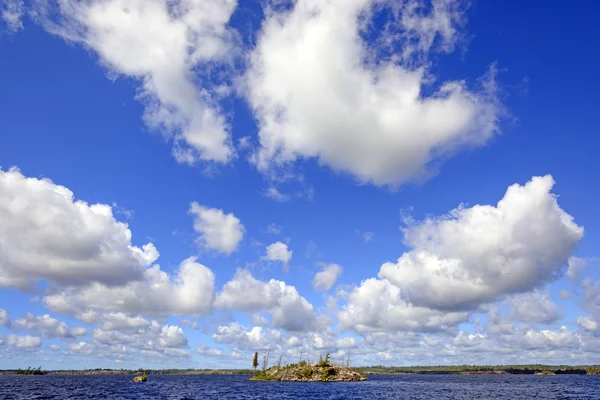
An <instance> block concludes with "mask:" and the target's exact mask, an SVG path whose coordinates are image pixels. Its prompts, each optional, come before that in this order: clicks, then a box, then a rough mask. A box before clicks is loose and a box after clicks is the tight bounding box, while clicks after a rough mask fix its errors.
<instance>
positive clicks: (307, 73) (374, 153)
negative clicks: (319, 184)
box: [245, 0, 498, 186]
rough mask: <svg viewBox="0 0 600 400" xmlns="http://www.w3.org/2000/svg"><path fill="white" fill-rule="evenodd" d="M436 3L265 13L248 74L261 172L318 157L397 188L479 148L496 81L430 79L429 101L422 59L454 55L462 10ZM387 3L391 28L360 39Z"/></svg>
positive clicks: (367, 1)
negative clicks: (475, 84)
mask: <svg viewBox="0 0 600 400" xmlns="http://www.w3.org/2000/svg"><path fill="white" fill-rule="evenodd" d="M432 3H433V6H432V7H430V8H427V7H422V5H423V4H422V2H420V1H416V0H410V1H406V2H395V1H393V0H383V1H376V0H331V1H319V0H298V1H295V2H294V3H293V5H292V6H291V9H287V8H285V7H281V8H276V9H275V10H274V9H270V10H268V12H267V13H266V20H265V22H264V23H263V26H262V30H261V31H260V34H259V36H258V41H257V45H256V47H255V49H254V50H253V52H252V54H251V55H250V66H249V70H248V71H247V73H246V77H245V85H246V96H247V99H248V102H249V103H250V105H251V107H252V109H253V110H254V113H255V116H256V118H257V120H258V125H259V141H260V147H259V148H258V150H257V151H256V152H255V154H254V156H253V161H254V162H255V164H256V165H257V166H258V168H259V169H260V170H262V171H265V172H271V171H273V170H275V169H276V168H277V167H281V166H286V165H287V164H290V163H292V162H294V161H296V160H298V159H304V158H316V159H318V161H319V163H320V164H323V165H326V166H329V167H330V168H332V169H334V170H336V171H343V172H347V173H350V174H352V175H354V176H355V177H356V178H357V179H358V180H359V181H361V182H370V183H374V184H376V185H391V186H397V185H399V184H402V183H405V182H408V181H413V180H420V179H423V178H426V177H427V176H428V175H430V174H431V173H432V172H434V169H435V167H433V168H432V166H431V164H432V163H439V161H440V160H442V159H443V158H445V157H447V156H449V155H451V154H452V153H454V152H456V151H458V150H460V149H463V148H466V147H474V146H479V145H482V144H484V143H486V142H487V141H488V140H489V139H490V138H491V137H492V136H493V135H494V133H495V132H496V131H497V119H498V106H497V103H496V100H495V95H494V93H493V92H494V84H493V78H491V77H490V78H488V80H487V81H486V82H487V85H484V86H486V87H487V89H489V90H484V89H482V90H480V91H473V90H469V89H468V88H467V85H466V84H465V82H463V81H458V80H456V81H446V82H435V83H436V86H435V87H436V89H435V90H433V93H432V94H425V89H426V90H427V91H428V92H431V84H432V77H431V75H430V73H429V71H428V60H427V55H428V54H429V53H430V52H431V51H434V50H442V51H450V50H451V49H452V48H453V46H454V44H455V43H456V41H457V40H458V38H459V36H460V34H459V33H460V28H461V26H460V25H461V23H462V22H463V20H464V14H463V13H462V11H463V10H461V8H460V7H458V4H460V2H458V1H452V0H434V1H433V2H432ZM383 7H386V8H390V9H392V12H391V13H390V15H391V17H390V18H391V19H390V20H389V21H388V23H387V27H388V29H384V30H383V31H382V32H380V33H379V34H378V37H377V39H375V40H371V41H369V42H366V41H365V40H363V35H364V34H365V33H366V31H367V30H368V27H369V25H370V23H371V22H372V18H373V15H374V14H375V9H381V8H383ZM436 42H439V43H441V45H440V46H435V43H436ZM390 44H394V45H393V46H392V47H393V48H391V49H390V48H389V46H388V45H390ZM384 53H391V54H395V55H398V56H392V57H383V56H382V55H383V54H384ZM493 72H494V71H491V73H490V76H492V75H493Z"/></svg>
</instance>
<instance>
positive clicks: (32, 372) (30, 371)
mask: <svg viewBox="0 0 600 400" xmlns="http://www.w3.org/2000/svg"><path fill="white" fill-rule="evenodd" d="M16 374H17V375H44V374H45V372H44V371H42V367H37V368H31V367H28V368H27V369H21V368H19V369H18V370H17V372H16Z"/></svg>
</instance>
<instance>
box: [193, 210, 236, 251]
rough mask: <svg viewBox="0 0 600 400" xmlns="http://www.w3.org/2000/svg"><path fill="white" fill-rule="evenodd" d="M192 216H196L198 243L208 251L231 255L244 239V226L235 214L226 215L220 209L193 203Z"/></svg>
mask: <svg viewBox="0 0 600 400" xmlns="http://www.w3.org/2000/svg"><path fill="white" fill-rule="evenodd" d="M189 212H190V214H192V215H193V216H194V230H195V231H196V232H197V233H198V235H199V236H198V243H199V244H200V245H201V246H203V247H204V248H207V249H212V250H216V251H219V252H221V253H224V254H231V253H233V252H234V251H235V250H236V249H237V248H238V245H239V244H240V242H241V241H242V238H243V237H244V225H242V223H241V222H240V220H239V219H238V218H237V217H236V216H235V215H233V213H229V214H225V213H224V212H223V210H219V209H218V208H208V207H204V206H201V205H200V204H198V203H196V202H193V203H192V204H191V205H190V210H189Z"/></svg>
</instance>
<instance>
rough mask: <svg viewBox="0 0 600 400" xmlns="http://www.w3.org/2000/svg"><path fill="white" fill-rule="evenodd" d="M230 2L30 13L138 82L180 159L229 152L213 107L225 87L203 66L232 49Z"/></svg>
mask: <svg viewBox="0 0 600 400" xmlns="http://www.w3.org/2000/svg"><path fill="white" fill-rule="evenodd" d="M236 6H237V2H236V1H235V0H174V1H170V0H84V1H77V0H63V1H59V2H53V1H47V0H41V1H38V2H35V4H34V5H33V6H32V11H33V14H34V16H35V19H36V20H37V21H38V22H39V23H41V25H42V26H43V27H44V28H45V29H46V30H47V31H48V32H50V33H52V34H55V35H58V36H60V37H62V38H64V39H65V40H67V41H70V42H75V43H80V44H82V45H83V46H85V47H86V48H88V49H90V50H92V51H94V52H95V53H96V54H97V55H98V57H99V59H100V62H101V64H102V65H104V66H105V67H106V68H107V69H108V71H109V73H110V75H111V76H113V77H114V76H118V75H124V76H128V77H132V78H135V79H136V80H137V81H138V82H139V93H138V96H137V98H138V99H140V100H141V101H142V103H143V104H144V106H145V108H146V110H145V116H144V119H145V121H146V123H147V124H148V125H149V126H150V127H153V128H158V129H161V130H162V131H163V132H164V133H165V134H166V135H167V137H169V138H172V140H173V142H174V148H173V153H174V155H175V157H176V159H177V160H178V161H179V162H185V163H194V162H196V161H198V160H209V161H216V162H227V161H229V160H230V159H231V158H232V157H233V156H234V150H233V146H232V145H231V143H230V142H231V139H230V135H229V127H228V124H227V121H226V118H225V116H224V114H223V112H222V111H221V109H220V107H219V104H218V96H219V94H218V93H219V91H220V90H222V87H221V88H219V87H215V85H212V84H210V79H208V78H206V77H204V76H203V75H204V74H202V73H201V72H200V71H202V70H207V69H210V68H211V67H213V66H215V65H221V64H222V63H223V62H229V61H228V60H229V59H230V57H231V54H232V53H233V49H234V46H233V43H234V36H235V35H234V33H233V31H232V30H230V28H228V26H227V24H228V22H229V18H230V17H231V15H232V14H233V12H234V10H235V8H236Z"/></svg>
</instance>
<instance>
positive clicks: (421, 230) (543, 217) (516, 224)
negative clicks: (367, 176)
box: [379, 175, 583, 310]
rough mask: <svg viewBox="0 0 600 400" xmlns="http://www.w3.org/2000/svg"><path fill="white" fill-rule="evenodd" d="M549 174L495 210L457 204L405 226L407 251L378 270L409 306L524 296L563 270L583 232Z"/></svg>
mask: <svg viewBox="0 0 600 400" xmlns="http://www.w3.org/2000/svg"><path fill="white" fill-rule="evenodd" d="M553 185H554V180H553V179H552V177H551V176H549V175H548V176H544V177H534V178H532V179H531V181H529V182H528V183H527V184H525V185H524V186H521V185H518V184H515V185H512V186H510V187H509V188H508V190H507V191H506V194H505V195H504V198H503V199H502V200H500V201H499V202H498V204H497V205H496V206H491V205H476V206H474V207H470V208H467V207H464V206H460V207H458V208H457V209H455V210H453V211H451V212H450V213H449V214H448V215H444V216H441V217H436V218H428V219H427V220H425V221H423V222H419V223H417V222H412V221H409V223H408V226H407V228H406V229H404V234H405V242H406V244H407V245H408V246H410V247H412V250H411V251H409V252H406V253H404V254H403V255H402V256H401V257H400V258H399V259H398V261H397V262H396V263H391V262H388V263H385V264H384V265H382V267H381V270H380V272H379V277H380V278H385V279H387V280H389V281H390V282H392V283H393V284H394V285H396V286H397V287H398V288H400V289H401V291H402V295H403V296H404V298H406V299H407V300H408V301H410V302H411V303H413V304H415V305H420V306H427V307H432V308H437V309H445V310H453V309H454V310H458V309H472V308H473V307H476V306H477V305H479V304H481V303H486V302H491V301H494V300H496V299H498V298H500V297H502V296H505V295H508V294H516V293H523V292H527V291H530V290H532V289H534V288H536V287H539V286H541V285H543V284H544V283H547V282H551V281H553V280H554V279H556V278H557V277H560V276H561V274H562V273H563V272H564V269H565V267H566V264H567V261H568V259H569V256H570V255H571V252H572V251H573V250H574V249H575V246H576V245H577V243H578V242H579V240H580V239H581V238H582V237H583V228H582V227H580V226H578V225H576V224H575V223H574V222H573V218H572V217H571V216H570V215H569V214H567V213H566V212H565V211H563V210H562V209H561V208H560V206H559V205H558V203H557V199H556V196H555V195H553V194H552V193H551V189H552V187H553Z"/></svg>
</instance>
